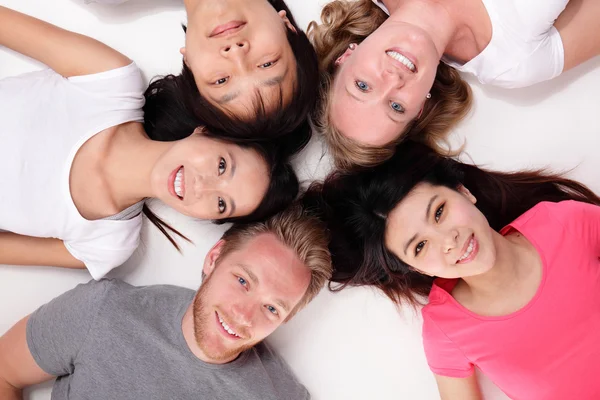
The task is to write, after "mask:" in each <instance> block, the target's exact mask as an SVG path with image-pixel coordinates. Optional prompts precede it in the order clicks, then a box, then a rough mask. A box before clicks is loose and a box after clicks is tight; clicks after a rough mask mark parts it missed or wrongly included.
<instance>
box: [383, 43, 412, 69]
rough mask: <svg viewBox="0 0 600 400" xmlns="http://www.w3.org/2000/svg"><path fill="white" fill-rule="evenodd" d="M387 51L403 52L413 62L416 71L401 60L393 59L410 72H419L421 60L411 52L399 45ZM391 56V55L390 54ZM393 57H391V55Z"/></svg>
mask: <svg viewBox="0 0 600 400" xmlns="http://www.w3.org/2000/svg"><path fill="white" fill-rule="evenodd" d="M386 51H395V52H396V53H399V54H402V55H403V56H404V57H406V58H408V59H409V61H410V62H411V63H413V65H414V66H415V71H414V72H413V71H411V70H410V69H409V68H408V67H407V66H406V65H404V64H402V63H401V62H400V61H397V60H394V59H393V58H392V61H393V62H394V63H395V64H396V65H398V66H399V67H401V68H404V69H405V70H406V71H408V72H410V73H411V74H416V73H417V72H419V61H418V60H417V58H416V57H415V56H414V55H412V54H411V53H407V52H406V51H404V50H402V49H399V48H397V47H392V48H391V49H387V50H386ZM388 57H389V56H388ZM390 58H391V57H390Z"/></svg>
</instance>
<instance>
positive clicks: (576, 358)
mask: <svg viewBox="0 0 600 400" xmlns="http://www.w3.org/2000/svg"><path fill="white" fill-rule="evenodd" d="M513 229H514V230H517V231H519V232H521V233H522V234H523V235H524V236H525V237H526V238H527V239H528V240H529V241H530V242H531V243H532V244H533V245H534V246H535V248H536V249H537V251H538V253H539V255H540V257H541V260H542V263H543V275H542V280H541V283H540V286H539V288H538V290H537V293H536V294H535V296H534V297H533V299H532V300H531V301H530V302H529V303H528V304H527V305H526V306H525V307H523V308H522V309H520V310H519V311H517V312H514V313H512V314H509V315H505V316H501V317H484V316H480V315H477V314H475V313H473V312H470V311H469V310H467V309H466V308H465V307H463V306H461V305H460V304H459V303H458V302H457V301H456V300H454V298H453V297H452V296H451V295H450V293H451V292H452V288H453V287H454V286H455V285H456V283H457V280H455V279H454V280H446V279H437V280H436V281H435V283H434V286H433V288H432V289H431V293H430V295H429V304H428V305H427V306H425V307H424V308H423V319H424V324H423V341H424V345H425V352H426V355H427V361H428V363H429V367H430V368H431V370H432V371H433V372H434V373H436V374H438V375H443V376H449V377H457V378H461V377H467V376H470V375H471V374H472V373H473V369H474V367H475V366H476V367H478V368H480V369H481V370H482V372H483V373H484V374H485V375H487V376H488V377H489V378H490V379H491V380H492V381H494V382H495V383H496V385H498V387H500V388H501V389H502V390H503V391H504V392H505V393H506V394H507V395H508V396H509V397H510V398H512V399H515V400H521V399H522V400H567V399H569V400H570V399H577V400H588V399H589V400H591V399H600V258H599V257H600V207H598V206H593V205H589V204H585V203H579V202H575V201H564V202H560V203H548V202H543V203H539V204H538V205H536V206H535V207H533V208H532V209H531V210H529V211H527V212H526V213H525V214H523V215H521V216H520V217H519V218H517V219H516V220H515V221H514V222H513V223H511V224H510V225H508V226H507V227H505V228H504V229H503V230H502V231H501V233H502V234H503V235H504V234H506V233H508V232H509V231H511V230H513Z"/></svg>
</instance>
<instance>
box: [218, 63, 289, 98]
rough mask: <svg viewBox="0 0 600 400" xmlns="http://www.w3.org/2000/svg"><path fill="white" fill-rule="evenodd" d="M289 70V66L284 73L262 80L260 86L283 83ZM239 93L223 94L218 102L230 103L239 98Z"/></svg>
mask: <svg viewBox="0 0 600 400" xmlns="http://www.w3.org/2000/svg"><path fill="white" fill-rule="evenodd" d="M288 70H289V68H286V69H285V71H284V72H283V74H281V75H279V76H276V77H275V78H271V79H267V80H266V81H263V82H261V83H260V84H259V86H262V87H271V86H277V85H281V83H282V82H283V81H284V80H285V77H286V76H287V74H288ZM239 95H240V92H239V91H236V92H231V93H227V94H224V95H223V96H221V98H220V99H219V100H217V103H219V104H221V105H223V104H227V103H230V102H232V101H233V100H235V99H236V98H238V96H239Z"/></svg>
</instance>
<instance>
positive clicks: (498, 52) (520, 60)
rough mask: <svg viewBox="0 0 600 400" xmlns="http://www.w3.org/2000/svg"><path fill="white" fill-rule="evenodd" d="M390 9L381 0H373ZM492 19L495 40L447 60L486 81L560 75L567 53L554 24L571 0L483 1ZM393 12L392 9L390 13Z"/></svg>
mask: <svg viewBox="0 0 600 400" xmlns="http://www.w3.org/2000/svg"><path fill="white" fill-rule="evenodd" d="M373 1H374V2H375V3H376V4H377V5H379V6H380V7H381V8H382V9H383V10H384V11H386V12H388V11H387V9H386V8H385V6H384V5H383V4H382V3H381V1H377V0H373ZM482 1H483V4H484V5H485V8H486V9H487V12H488V15H489V16H490V20H491V22H492V39H491V41H490V43H489V44H488V45H487V47H486V48H485V49H483V51H482V52H481V53H480V54H479V55H477V56H476V57H475V58H473V59H472V60H471V61H469V62H467V63H465V64H462V65H461V64H459V63H456V62H453V61H451V60H447V59H443V61H444V62H445V63H446V64H448V65H450V66H452V67H454V68H456V69H457V70H459V71H462V72H468V73H471V74H473V75H475V76H476V77H477V79H478V80H479V81H480V82H481V83H483V84H490V85H495V86H501V87H505V88H518V87H524V86H530V85H533V84H536V83H538V82H543V81H546V80H549V79H552V78H555V77H557V76H558V75H560V74H561V73H562V71H563V67H564V61H565V52H564V48H563V43H562V39H561V37H560V34H559V33H558V31H557V30H556V28H555V27H554V26H553V25H554V21H555V20H556V18H558V16H559V15H560V13H562V12H563V10H564V9H565V7H566V6H567V3H568V2H569V0H527V1H524V0H482ZM388 14H389V12H388Z"/></svg>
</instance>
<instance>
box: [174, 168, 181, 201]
mask: <svg viewBox="0 0 600 400" xmlns="http://www.w3.org/2000/svg"><path fill="white" fill-rule="evenodd" d="M182 179H183V167H181V168H179V171H177V174H176V175H175V182H173V189H175V193H177V196H179V197H181V198H183V190H182V189H181V181H182Z"/></svg>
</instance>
